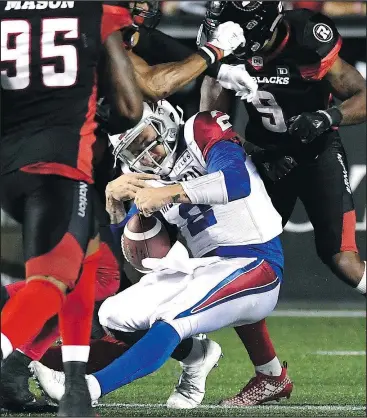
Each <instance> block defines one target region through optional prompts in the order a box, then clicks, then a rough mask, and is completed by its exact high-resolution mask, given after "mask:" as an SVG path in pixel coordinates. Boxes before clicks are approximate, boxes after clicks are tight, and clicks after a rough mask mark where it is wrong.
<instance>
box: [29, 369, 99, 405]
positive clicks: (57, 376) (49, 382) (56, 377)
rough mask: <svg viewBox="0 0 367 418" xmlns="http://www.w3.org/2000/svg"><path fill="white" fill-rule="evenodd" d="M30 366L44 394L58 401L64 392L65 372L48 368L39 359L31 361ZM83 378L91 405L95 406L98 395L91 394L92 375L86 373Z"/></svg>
mask: <svg viewBox="0 0 367 418" xmlns="http://www.w3.org/2000/svg"><path fill="white" fill-rule="evenodd" d="M30 368H31V371H32V372H33V375H34V377H35V379H36V380H37V381H38V383H39V385H40V388H41V389H42V390H43V391H44V392H45V394H46V395H47V396H49V397H50V398H51V399H52V400H54V401H56V402H60V399H61V398H62V397H63V395H64V393H65V373H64V372H58V371H56V370H53V369H49V368H48V367H46V366H44V365H43V364H42V363H40V362H39V361H32V363H31V364H30ZM85 379H86V381H87V385H88V389H89V393H90V395H91V399H92V406H96V405H97V403H98V402H97V401H98V396H96V395H95V394H94V396H93V392H94V391H93V390H91V387H92V379H93V376H90V375H86V376H85Z"/></svg>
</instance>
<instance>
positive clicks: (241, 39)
mask: <svg viewBox="0 0 367 418" xmlns="http://www.w3.org/2000/svg"><path fill="white" fill-rule="evenodd" d="M245 44H246V39H245V36H244V34H243V29H242V28H241V26H240V25H239V24H238V23H234V22H225V23H222V24H220V25H219V26H218V27H217V28H216V30H215V32H214V34H213V36H212V38H211V39H209V41H208V42H207V43H206V44H205V45H204V46H202V47H201V49H202V50H203V51H205V52H206V53H207V54H208V55H209V56H212V59H211V62H212V63H214V62H215V61H217V60H220V59H222V58H223V57H226V56H228V55H230V54H232V52H233V51H235V50H236V49H237V48H238V47H239V46H245ZM208 50H209V51H208Z"/></svg>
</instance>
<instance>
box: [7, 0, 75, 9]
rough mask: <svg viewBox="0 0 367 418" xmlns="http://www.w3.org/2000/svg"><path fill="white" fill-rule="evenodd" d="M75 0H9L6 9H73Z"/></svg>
mask: <svg viewBox="0 0 367 418" xmlns="http://www.w3.org/2000/svg"><path fill="white" fill-rule="evenodd" d="M74 3H75V2H74V1H7V2H6V6H5V9H4V10H35V9H37V10H43V9H72V8H73V7H74Z"/></svg>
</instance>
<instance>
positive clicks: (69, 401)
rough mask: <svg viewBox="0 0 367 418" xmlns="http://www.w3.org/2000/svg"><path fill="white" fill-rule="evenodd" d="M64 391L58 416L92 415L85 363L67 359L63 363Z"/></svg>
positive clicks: (93, 414)
mask: <svg viewBox="0 0 367 418" xmlns="http://www.w3.org/2000/svg"><path fill="white" fill-rule="evenodd" d="M64 371H65V393H64V396H63V397H62V398H61V400H60V403H59V411H58V413H57V416H59V417H94V416H96V415H95V412H94V410H93V408H92V400H91V397H90V393H89V389H88V386H87V382H86V380H85V372H86V363H84V362H81V361H68V362H66V363H64Z"/></svg>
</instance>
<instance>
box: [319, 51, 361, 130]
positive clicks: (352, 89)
mask: <svg viewBox="0 0 367 418" xmlns="http://www.w3.org/2000/svg"><path fill="white" fill-rule="evenodd" d="M326 80H328V81H329V83H330V85H331V91H332V93H333V95H334V96H335V97H336V98H338V99H339V100H341V101H342V104H341V105H340V106H338V109H339V110H340V112H341V114H342V121H341V125H354V124H358V123H363V122H366V120H367V110H366V81H365V79H364V78H363V77H362V75H361V74H360V73H359V72H358V71H357V70H356V69H355V68H354V67H352V66H351V65H350V64H348V63H346V62H345V61H343V60H342V59H341V58H338V59H337V60H336V62H335V63H334V65H333V66H332V68H331V69H330V71H329V72H328V74H327V75H326Z"/></svg>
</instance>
